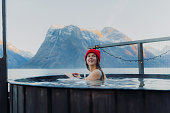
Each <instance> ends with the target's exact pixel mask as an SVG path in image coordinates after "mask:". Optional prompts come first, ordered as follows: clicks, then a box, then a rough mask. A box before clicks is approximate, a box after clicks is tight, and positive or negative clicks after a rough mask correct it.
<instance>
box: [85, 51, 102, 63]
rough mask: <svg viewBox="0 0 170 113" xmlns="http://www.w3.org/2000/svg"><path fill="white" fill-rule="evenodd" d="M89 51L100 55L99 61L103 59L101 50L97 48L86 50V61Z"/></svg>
mask: <svg viewBox="0 0 170 113" xmlns="http://www.w3.org/2000/svg"><path fill="white" fill-rule="evenodd" d="M89 53H94V54H96V56H98V58H99V61H100V59H101V56H100V51H99V50H96V49H89V50H88V51H87V52H86V55H85V61H86V58H87V55H88V54H89Z"/></svg>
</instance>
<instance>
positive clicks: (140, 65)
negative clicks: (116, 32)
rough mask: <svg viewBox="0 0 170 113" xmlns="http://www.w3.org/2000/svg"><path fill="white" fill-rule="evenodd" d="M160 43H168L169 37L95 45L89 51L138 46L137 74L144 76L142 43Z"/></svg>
mask: <svg viewBox="0 0 170 113" xmlns="http://www.w3.org/2000/svg"><path fill="white" fill-rule="evenodd" d="M161 41H170V37H163V38H154V39H145V40H137V41H128V42H120V43H111V44H105V45H95V46H94V47H89V49H99V48H106V47H115V46H125V45H132V44H137V45H138V68H139V74H144V59H143V58H144V57H143V43H151V42H161Z"/></svg>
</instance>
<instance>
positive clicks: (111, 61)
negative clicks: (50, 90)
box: [23, 25, 164, 68]
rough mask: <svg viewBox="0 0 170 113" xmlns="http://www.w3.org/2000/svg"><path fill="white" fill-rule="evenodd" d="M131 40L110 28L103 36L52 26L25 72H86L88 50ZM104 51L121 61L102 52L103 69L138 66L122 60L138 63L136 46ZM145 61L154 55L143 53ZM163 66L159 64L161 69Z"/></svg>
mask: <svg viewBox="0 0 170 113" xmlns="http://www.w3.org/2000/svg"><path fill="white" fill-rule="evenodd" d="M130 40H131V39H130V38H129V37H127V36H126V35H125V34H123V33H121V32H119V31H118V30H116V29H114V28H111V27H105V28H103V30H102V31H101V32H100V31H97V30H86V29H81V28H79V27H77V26H74V25H69V26H64V27H61V26H60V27H58V26H57V27H55V26H52V27H51V28H49V30H48V32H47V34H46V37H45V40H44V42H43V43H42V45H41V47H40V48H39V50H38V52H37V53H36V55H35V56H34V57H33V58H32V59H31V60H29V62H28V63H27V64H26V65H24V66H23V68H84V67H85V61H84V56H85V53H86V51H87V48H88V47H89V46H94V45H100V44H110V43H117V42H125V41H130ZM104 50H105V51H107V52H109V53H111V54H113V55H114V56H115V57H118V58H115V57H113V56H109V55H108V54H106V53H103V51H102V50H101V56H102V60H101V65H102V67H106V68H107V67H126V68H127V67H137V66H138V64H137V63H136V62H125V61H124V60H123V59H126V60H137V58H138V57H137V52H138V51H137V46H136V45H130V46H122V47H110V48H105V49H104ZM144 57H145V58H148V57H154V55H153V54H152V53H151V52H149V51H147V50H144ZM162 63H164V62H162ZM162 63H161V62H159V66H161V65H162ZM153 65H155V63H153V62H150V63H147V62H145V66H153ZM155 66H156V65H155Z"/></svg>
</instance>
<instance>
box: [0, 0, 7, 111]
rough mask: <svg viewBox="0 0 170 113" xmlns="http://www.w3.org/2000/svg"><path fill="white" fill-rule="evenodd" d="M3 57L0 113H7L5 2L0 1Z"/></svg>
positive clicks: (0, 73)
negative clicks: (0, 7) (0, 4)
mask: <svg viewBox="0 0 170 113" xmlns="http://www.w3.org/2000/svg"><path fill="white" fill-rule="evenodd" d="M2 34H3V36H2V37H3V38H2V39H3V57H2V58H0V112H1V113H8V112H9V108H8V107H9V106H8V82H7V50H6V2H5V0H2Z"/></svg>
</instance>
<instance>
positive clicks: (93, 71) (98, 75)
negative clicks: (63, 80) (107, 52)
mask: <svg viewBox="0 0 170 113" xmlns="http://www.w3.org/2000/svg"><path fill="white" fill-rule="evenodd" d="M100 59H101V56H100V51H99V50H96V49H90V50H88V51H87V53H86V55H85V63H86V67H87V69H88V70H89V71H90V74H89V76H88V77H86V78H84V80H106V75H105V74H104V72H103V71H102V69H101V67H100ZM65 75H67V76H68V77H70V78H72V77H77V78H81V76H80V74H78V73H73V74H71V73H66V74H65Z"/></svg>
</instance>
